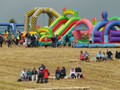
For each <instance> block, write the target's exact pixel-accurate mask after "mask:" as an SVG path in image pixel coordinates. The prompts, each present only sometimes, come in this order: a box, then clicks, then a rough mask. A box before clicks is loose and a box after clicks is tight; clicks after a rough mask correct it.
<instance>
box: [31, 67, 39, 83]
mask: <svg viewBox="0 0 120 90" xmlns="http://www.w3.org/2000/svg"><path fill="white" fill-rule="evenodd" d="M34 80H35V81H37V80H38V72H37V70H36V68H33V70H32V81H34Z"/></svg>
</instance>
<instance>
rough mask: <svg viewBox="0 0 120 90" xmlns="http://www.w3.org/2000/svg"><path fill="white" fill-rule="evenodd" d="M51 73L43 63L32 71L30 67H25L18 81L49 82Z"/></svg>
mask: <svg viewBox="0 0 120 90" xmlns="http://www.w3.org/2000/svg"><path fill="white" fill-rule="evenodd" d="M49 75H50V73H49V71H48V69H47V68H46V67H45V66H44V65H43V64H42V65H41V66H40V67H39V68H38V70H36V69H35V68H33V70H32V71H30V69H28V70H26V69H25V68H24V69H23V70H22V72H21V75H20V79H18V81H36V82H37V83H39V82H40V83H48V77H49Z"/></svg>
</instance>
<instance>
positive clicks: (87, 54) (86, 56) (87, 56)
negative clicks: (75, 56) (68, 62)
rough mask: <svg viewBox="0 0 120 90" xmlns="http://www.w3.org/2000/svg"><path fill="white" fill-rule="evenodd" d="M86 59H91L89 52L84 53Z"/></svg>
mask: <svg viewBox="0 0 120 90" xmlns="http://www.w3.org/2000/svg"><path fill="white" fill-rule="evenodd" d="M84 57H85V60H88V59H89V53H88V52H87V51H85V52H84Z"/></svg>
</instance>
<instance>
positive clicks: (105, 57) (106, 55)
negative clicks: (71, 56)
mask: <svg viewBox="0 0 120 90" xmlns="http://www.w3.org/2000/svg"><path fill="white" fill-rule="evenodd" d="M112 55H113V53H112V52H111V51H110V50H108V49H107V51H106V52H103V53H102V52H101V51H99V52H98V53H97V56H96V60H97V61H105V60H112V59H113V58H112Z"/></svg>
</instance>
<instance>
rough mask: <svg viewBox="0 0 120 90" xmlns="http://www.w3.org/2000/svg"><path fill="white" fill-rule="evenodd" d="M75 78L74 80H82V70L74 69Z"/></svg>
mask: <svg viewBox="0 0 120 90" xmlns="http://www.w3.org/2000/svg"><path fill="white" fill-rule="evenodd" d="M75 76H76V79H77V78H82V69H81V68H80V67H79V66H77V67H76V68H75Z"/></svg>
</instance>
